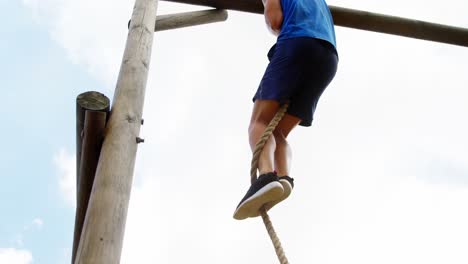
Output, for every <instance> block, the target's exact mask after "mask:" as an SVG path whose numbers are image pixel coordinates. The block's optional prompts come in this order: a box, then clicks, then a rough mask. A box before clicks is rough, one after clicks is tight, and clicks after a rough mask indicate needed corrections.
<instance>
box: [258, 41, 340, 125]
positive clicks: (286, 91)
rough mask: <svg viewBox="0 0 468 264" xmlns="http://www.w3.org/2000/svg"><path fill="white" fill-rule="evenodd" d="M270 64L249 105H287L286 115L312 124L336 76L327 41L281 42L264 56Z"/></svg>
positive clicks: (332, 51) (335, 61)
mask: <svg viewBox="0 0 468 264" xmlns="http://www.w3.org/2000/svg"><path fill="white" fill-rule="evenodd" d="M268 59H269V60H270V63H269V64H268V67H267V69H266V71H265V74H264V75H263V78H262V81H261V82H260V86H259V87H258V90H257V92H256V94H255V96H254V98H253V101H254V102H255V100H257V99H260V100H276V101H278V102H280V104H284V103H286V102H289V107H288V111H287V113H288V114H290V115H293V116H296V117H298V118H300V119H301V123H300V125H301V126H310V125H311V124H312V120H313V115H314V112H315V108H316V107H317V103H318V100H319V98H320V96H321V95H322V93H323V91H324V90H325V88H326V87H327V86H328V84H329V83H330V82H331V81H332V79H333V77H334V76H335V74H336V70H337V64H338V55H337V52H336V49H335V47H334V46H333V45H332V44H330V43H328V42H327V41H324V40H320V39H315V38H308V37H301V38H292V39H286V40H282V41H280V42H278V43H276V44H275V45H273V47H272V48H271V49H270V51H269V52H268Z"/></svg>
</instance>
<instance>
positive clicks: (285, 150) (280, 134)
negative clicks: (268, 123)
mask: <svg viewBox="0 0 468 264" xmlns="http://www.w3.org/2000/svg"><path fill="white" fill-rule="evenodd" d="M300 122H301V120H300V119H299V118H297V117H295V116H292V115H289V114H286V115H285V116H284V117H283V119H282V120H281V121H280V123H279V124H278V126H277V127H276V129H275V131H273V135H274V136H275V142H276V148H275V170H276V172H277V173H278V176H285V175H288V176H289V175H290V169H291V157H292V151H291V147H290V146H289V144H288V141H287V140H286V138H287V136H288V135H289V133H290V132H291V131H292V130H293V129H294V128H295V127H296V126H297V125H298V124H299V123H300Z"/></svg>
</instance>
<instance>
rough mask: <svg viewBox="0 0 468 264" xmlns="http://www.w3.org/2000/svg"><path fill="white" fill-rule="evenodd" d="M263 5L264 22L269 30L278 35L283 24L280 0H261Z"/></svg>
mask: <svg viewBox="0 0 468 264" xmlns="http://www.w3.org/2000/svg"><path fill="white" fill-rule="evenodd" d="M262 1H263V6H264V7H265V13H264V16H265V22H266V24H267V25H268V28H269V29H270V31H271V32H272V33H273V34H275V35H278V34H279V32H280V31H281V25H282V24H283V10H282V9H281V0H262Z"/></svg>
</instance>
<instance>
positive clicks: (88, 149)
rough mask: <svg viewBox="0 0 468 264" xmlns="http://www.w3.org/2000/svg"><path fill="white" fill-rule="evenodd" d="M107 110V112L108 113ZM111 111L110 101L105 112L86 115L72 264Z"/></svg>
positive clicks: (87, 112) (90, 111) (90, 112)
mask: <svg viewBox="0 0 468 264" xmlns="http://www.w3.org/2000/svg"><path fill="white" fill-rule="evenodd" d="M106 110H107V111H106ZM108 110H109V100H107V106H106V107H105V108H104V109H103V111H92V110H87V111H86V113H85V119H84V120H85V121H84V129H83V133H82V134H83V143H82V152H81V159H80V168H79V170H78V177H77V178H78V179H79V180H78V185H77V200H76V214H75V231H74V235H73V250H72V263H73V260H74V259H75V256H76V250H77V249H78V244H79V242H80V235H81V231H82V229H83V222H84V220H85V216H86V210H87V208H88V201H89V196H90V195H91V189H92V187H93V182H94V176H95V173H96V167H97V164H98V160H99V154H100V153H101V146H102V141H103V139H104V128H105V126H106V119H107V115H108Z"/></svg>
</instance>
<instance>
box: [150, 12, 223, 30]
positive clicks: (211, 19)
mask: <svg viewBox="0 0 468 264" xmlns="http://www.w3.org/2000/svg"><path fill="white" fill-rule="evenodd" d="M227 17H228V13H227V11H226V10H221V9H212V10H202V11H194V12H185V13H179V14H171V15H161V16H157V18H156V29H155V31H163V30H169V29H177V28H183V27H190V26H198V25H203V24H209V23H215V22H221V21H225V20H226V19H227Z"/></svg>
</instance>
